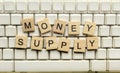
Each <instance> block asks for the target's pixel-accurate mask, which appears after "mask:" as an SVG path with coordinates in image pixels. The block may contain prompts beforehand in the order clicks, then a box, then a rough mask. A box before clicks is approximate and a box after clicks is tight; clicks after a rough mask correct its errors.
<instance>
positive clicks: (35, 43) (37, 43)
mask: <svg viewBox="0 0 120 73" xmlns="http://www.w3.org/2000/svg"><path fill="white" fill-rule="evenodd" d="M42 48H43V38H42V37H32V41H31V49H33V50H42Z"/></svg>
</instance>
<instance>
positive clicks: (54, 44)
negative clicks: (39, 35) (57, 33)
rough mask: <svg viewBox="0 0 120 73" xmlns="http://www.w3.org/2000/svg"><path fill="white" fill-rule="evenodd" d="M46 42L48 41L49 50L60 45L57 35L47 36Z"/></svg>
mask: <svg viewBox="0 0 120 73" xmlns="http://www.w3.org/2000/svg"><path fill="white" fill-rule="evenodd" d="M45 43H46V49H47V50H53V49H57V47H58V40H57V38H56V37H46V38H45Z"/></svg>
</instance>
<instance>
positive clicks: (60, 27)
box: [53, 20, 67, 34]
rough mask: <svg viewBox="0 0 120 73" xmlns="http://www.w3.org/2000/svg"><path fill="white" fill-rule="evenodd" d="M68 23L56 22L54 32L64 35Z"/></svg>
mask: <svg viewBox="0 0 120 73" xmlns="http://www.w3.org/2000/svg"><path fill="white" fill-rule="evenodd" d="M66 24H67V23H66V22H65V21H62V20H55V24H54V26H53V32H55V33H58V34H64V32H65V26H66Z"/></svg>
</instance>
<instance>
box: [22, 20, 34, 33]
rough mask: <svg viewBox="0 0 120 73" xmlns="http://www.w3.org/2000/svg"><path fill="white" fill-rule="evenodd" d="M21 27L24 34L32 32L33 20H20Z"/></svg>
mask: <svg viewBox="0 0 120 73" xmlns="http://www.w3.org/2000/svg"><path fill="white" fill-rule="evenodd" d="M22 27H23V31H24V32H32V31H34V30H35V26H34V19H33V18H25V19H23V20H22Z"/></svg>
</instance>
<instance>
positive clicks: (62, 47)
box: [58, 37, 70, 52]
mask: <svg viewBox="0 0 120 73" xmlns="http://www.w3.org/2000/svg"><path fill="white" fill-rule="evenodd" d="M69 48H70V40H69V39H67V38H64V37H61V38H59V45H58V50H59V51H63V52H68V51H69Z"/></svg>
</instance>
